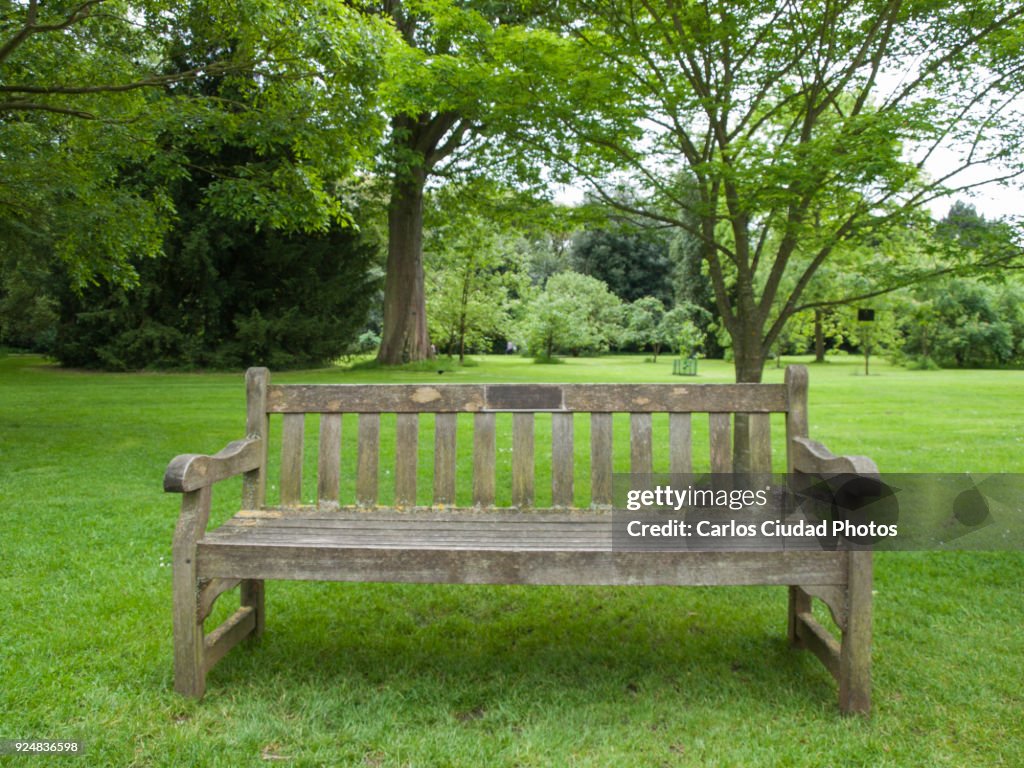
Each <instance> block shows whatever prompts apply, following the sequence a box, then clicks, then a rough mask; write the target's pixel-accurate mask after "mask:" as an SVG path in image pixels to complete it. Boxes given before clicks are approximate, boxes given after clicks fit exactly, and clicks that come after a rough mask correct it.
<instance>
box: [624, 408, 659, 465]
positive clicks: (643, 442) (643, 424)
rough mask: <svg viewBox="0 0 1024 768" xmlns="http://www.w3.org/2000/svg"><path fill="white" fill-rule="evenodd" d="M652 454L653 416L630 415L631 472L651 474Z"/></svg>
mask: <svg viewBox="0 0 1024 768" xmlns="http://www.w3.org/2000/svg"><path fill="white" fill-rule="evenodd" d="M651 452H652V448H651V414H649V413H631V414H629V471H630V472H632V473H633V474H634V475H649V474H651V471H652V468H653V466H654V460H653V458H652V456H651Z"/></svg>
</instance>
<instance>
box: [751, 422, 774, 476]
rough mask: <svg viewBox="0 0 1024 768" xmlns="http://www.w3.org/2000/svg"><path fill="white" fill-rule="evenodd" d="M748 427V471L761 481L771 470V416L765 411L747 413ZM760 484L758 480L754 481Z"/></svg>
mask: <svg viewBox="0 0 1024 768" xmlns="http://www.w3.org/2000/svg"><path fill="white" fill-rule="evenodd" d="M747 420H748V424H749V428H750V471H751V473H753V475H754V476H755V478H760V479H761V481H763V480H764V479H765V478H767V476H768V475H770V474H771V471H772V433H771V429H772V426H771V416H770V415H769V414H767V413H751V414H748V415H747ZM754 482H755V483H756V484H758V485H760V484H761V482H759V481H758V480H755V481H754Z"/></svg>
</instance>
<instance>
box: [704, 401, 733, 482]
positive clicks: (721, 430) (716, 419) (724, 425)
mask: <svg viewBox="0 0 1024 768" xmlns="http://www.w3.org/2000/svg"><path fill="white" fill-rule="evenodd" d="M708 419H709V432H710V440H711V471H712V472H713V473H714V474H716V475H726V474H729V473H730V472H732V447H731V442H732V441H731V436H730V433H729V414H728V413H712V414H710V415H709V416H708Z"/></svg>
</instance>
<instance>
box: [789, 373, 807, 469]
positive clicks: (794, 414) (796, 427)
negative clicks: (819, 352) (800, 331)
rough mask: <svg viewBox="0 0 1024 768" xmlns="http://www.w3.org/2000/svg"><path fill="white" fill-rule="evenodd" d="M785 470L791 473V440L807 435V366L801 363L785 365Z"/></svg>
mask: <svg viewBox="0 0 1024 768" xmlns="http://www.w3.org/2000/svg"><path fill="white" fill-rule="evenodd" d="M783 386H785V387H786V399H787V400H788V402H789V409H788V410H787V412H786V472H788V473H789V474H792V473H793V471H794V469H793V459H794V457H793V441H794V440H795V439H796V438H798V437H807V434H808V432H807V368H806V367H804V366H802V365H789V366H786V379H785V384H784V385H783Z"/></svg>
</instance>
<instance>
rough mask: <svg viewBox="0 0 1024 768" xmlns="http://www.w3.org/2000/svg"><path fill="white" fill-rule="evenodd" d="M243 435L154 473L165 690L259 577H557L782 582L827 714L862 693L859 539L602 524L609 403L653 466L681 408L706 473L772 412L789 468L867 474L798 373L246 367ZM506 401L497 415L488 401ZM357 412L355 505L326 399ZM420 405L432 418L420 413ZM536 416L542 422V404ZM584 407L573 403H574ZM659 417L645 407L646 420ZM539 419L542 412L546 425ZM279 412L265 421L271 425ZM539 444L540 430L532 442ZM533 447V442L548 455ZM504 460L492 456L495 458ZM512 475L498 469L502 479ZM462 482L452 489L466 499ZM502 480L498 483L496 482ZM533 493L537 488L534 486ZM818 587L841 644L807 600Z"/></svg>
mask: <svg viewBox="0 0 1024 768" xmlns="http://www.w3.org/2000/svg"><path fill="white" fill-rule="evenodd" d="M246 394H247V403H248V405H247V419H246V432H247V437H246V438H245V439H244V440H239V441H237V442H234V443H231V444H230V445H228V446H227V447H226V448H225V449H224V450H222V451H221V452H220V453H218V454H215V455H213V456H200V455H192V454H189V455H184V456H178V457H177V458H175V459H174V460H173V461H172V462H171V463H170V466H169V467H168V469H167V474H166V476H165V478H164V488H165V490H167V491H174V492H178V493H182V494H183V499H182V508H181V515H180V518H179V520H178V525H177V528H176V530H175V534H174V548H173V561H174V562H173V565H174V653H175V688H176V689H177V690H178V691H179V692H180V693H182V694H184V695H186V696H193V697H200V696H202V695H203V693H204V690H205V685H206V675H207V673H208V672H209V671H210V669H211V668H212V667H213V665H214V664H216V663H217V661H218V660H219V659H220V658H222V657H223V656H224V654H225V653H227V652H228V650H230V649H231V648H232V647H233V646H234V645H235V644H236V643H238V642H239V641H240V640H242V639H243V638H246V637H255V636H259V635H260V634H261V633H262V631H263V627H264V615H265V613H264V587H263V584H264V580H265V579H312V580H335V581H366V582H426V583H471V584H553V585H659V584H660V585H716V584H761V585H780V586H786V587H788V589H789V619H788V634H789V641H790V643H791V644H792V645H793V646H796V647H801V648H807V649H809V650H811V651H813V652H814V653H815V654H816V655H817V656H818V657H819V658H820V659H821V660H822V662H823V663H824V664H825V666H826V667H827V668H828V670H829V671H830V672H831V673H832V675H833V676H834V677H835V678H836V679H837V680H838V685H839V706H840V709H841V710H842V711H843V712H847V713H848V712H861V713H864V712H867V711H868V710H869V707H870V642H871V579H872V567H871V553H870V552H868V551H813V552H801V551H668V552H666V551H622V548H616V547H613V546H612V543H611V539H610V537H609V536H608V522H609V520H610V512H609V511H608V510H609V507H610V505H611V503H612V469H613V453H612V443H613V430H612V425H613V414H615V413H628V414H630V416H629V422H630V428H629V431H630V450H629V453H630V460H631V470H632V471H633V472H635V473H650V472H651V465H652V440H653V437H652V434H653V431H652V414H654V413H667V414H669V416H668V419H667V421H668V432H669V434H668V447H669V453H670V465H671V466H670V471H671V472H673V473H688V472H690V470H691V459H692V443H693V440H692V434H691V424H692V414H694V413H707V414H709V416H708V434H709V448H710V457H709V458H710V468H711V470H712V471H713V472H716V473H722V472H729V471H730V469H731V468H732V455H731V448H730V442H731V432H732V426H733V420H734V418H736V416H735V415H736V414H746V415H745V416H744V417H743V418H744V420H745V421H747V424H748V429H749V432H750V434H751V435H752V438H751V440H750V443H749V445H750V449H749V459H748V460H749V464H750V467H751V468H752V469H754V470H758V471H767V470H769V469H770V467H771V461H770V458H771V457H770V440H769V416H770V414H771V413H784V414H785V430H786V445H787V468H788V470H789V471H790V472H795V473H812V474H814V473H837V472H848V473H862V474H863V473H873V472H877V469H876V468H875V466H874V464H873V463H872V462H871V461H870V460H868V459H865V458H863V457H835V456H832V455H831V454H830V453H828V451H826V450H825V449H824V448H823V447H822V446H821V445H820V444H818V443H814V442H812V441H810V440H809V439H807V371H806V369H804V368H802V367H795V366H791V367H790V368H788V369H787V371H786V380H785V384H704V385H687V386H683V385H675V384H636V385H619V384H567V385H547V384H491V385H483V384H481V385H456V384H448V385H426V384H424V385H309V386H306V385H271V384H270V375H269V373H268V371H267V370H266V369H264V368H253V369H250V370H249V371H248V372H247V374H246ZM501 412H511V413H512V416H511V419H509V418H508V417H503V418H502V419H501V420H500V421H498V420H497V419H496V414H498V413H501ZM346 413H348V414H358V417H357V419H358V430H357V431H358V437H357V441H358V445H357V449H356V450H357V471H356V475H357V476H356V479H355V499H356V500H357V503H356V504H355V505H353V506H342V505H340V504H339V488H340V487H341V483H340V480H341V475H340V466H341V461H340V456H341V454H340V445H341V425H342V414H346ZM460 413H471V414H473V416H472V419H473V454H472V456H473V458H472V462H473V472H472V478H473V479H472V499H473V506H472V507H467V508H462V509H460V508H457V507H456V506H455V502H456V482H455V479H456V462H457V456H456V434H457V416H458V414H460ZM538 413H550V414H551V416H550V419H551V421H550V425H551V452H550V456H548V455H544V456H541V457H535V450H534V444H535V440H534V433H535V430H534V425H535V416H536V414H538ZM577 413H587V414H590V416H589V419H590V429H589V432H590V451H589V453H590V462H589V464H590V466H589V474H590V478H591V481H590V500H589V504H590V506H589V507H587V508H586V509H575V508H574V504H573V502H574V495H575V492H574V487H573V475H574V449H573V448H574V441H573V423H574V414H577ZM277 414H281V415H282V416H281V417H280V420H281V427H280V429H281V432H280V435H281V437H280V443H281V455H280V456H281V457H280V470H279V477H278V486H279V488H280V491H279V495H280V499H279V503H278V504H276V505H273V506H271V505H268V504H267V503H266V493H265V490H266V487H267V481H268V470H269V468H270V464H269V463H268V447H267V446H268V439H269V434H270V433H269V428H270V425H271V417H274V418H275V421H276V418H277V416H276V415H277ZM307 414H319V441H318V445H319V451H318V456H317V462H316V463H317V468H318V472H317V482H316V488H317V501H316V503H315V504H314V503H308V504H303V503H301V495H302V485H303V484H302V468H303V445H304V442H305V435H304V429H305V422H306V415H307ZM381 414H397V417H396V418H395V419H394V420H393V421H392V420H391V419H390V417H389V419H388V421H387V424H388V425H390V424H391V423H394V424H395V441H394V442H395V452H394V453H395V455H394V465H393V466H394V498H395V504H394V505H393V506H391V507H390V508H382V507H380V506H379V505H378V504H377V498H378V486H379V476H378V475H379V467H380V454H381V451H380V446H381V423H382V422H381ZM422 414H432V418H433V424H434V450H433V453H434V468H433V489H432V496H431V498H432V505H431V506H430V507H416V506H415V503H416V496H417V489H416V484H417V452H418V451H417V447H418V442H419V439H418V438H419V425H420V419H421V415H422ZM423 418H429V417H423ZM545 418H546V417H545ZM581 418H585V417H581ZM508 421H511V426H512V436H511V452H510V454H511V472H510V476H511V494H510V497H511V500H512V507H511V508H503V509H499V508H496V507H495V506H494V504H495V498H496V481H495V477H496V466H497V464H498V455H497V454H498V452H497V450H496V431H497V430H496V425H497V424H499V423H500V424H505V423H507V422H508ZM662 422H663V417H659V424H660V423H662ZM545 427H546V425H545ZM276 429H277V427H276V426H275V430H276ZM545 445H546V442H545ZM544 453H545V454H546V451H545V452H544ZM505 455H508V452H506V453H505ZM537 459H539V460H540V461H542V462H545V463H546V462H548V461H550V468H551V499H552V504H551V508H549V509H546V510H536V509H534V507H535V504H534V497H535V493H534V490H535V473H534V467H535V461H536V460H537ZM238 474H243V475H244V478H243V496H242V509H241V511H240V512H239V513H238V514H237V515H235V516H234V517H232V518H231V519H230V520H228V521H227V522H225V523H224V524H223V525H220V526H219V527H217V528H215V529H214V530H209V531H208V530H207V524H208V522H209V516H210V499H211V488H212V486H213V485H214V484H215V483H216V482H218V481H220V480H224V479H225V478H228V477H231V476H234V475H238ZM508 475H509V473H508V472H503V476H504V477H506V478H507V477H508ZM467 495H468V494H467ZM505 495H506V496H507V495H508V492H507V490H506V491H505ZM546 495H547V494H546V491H545V493H544V496H545V497H546ZM236 586H240V591H241V601H240V602H241V607H240V608H239V609H238V610H237V611H236V612H235V613H234V614H233V615H232V616H231V617H230V618H228V619H227V620H226V621H225V622H224V623H223V624H221V626H219V627H218V628H217V629H215V630H213V631H212V632H210V633H209V634H206V633H205V631H204V620H205V619H207V618H208V617H209V615H210V613H211V611H212V608H213V604H214V601H215V600H216V599H217V598H218V597H219V596H220V595H222V594H223V593H224V592H226V591H228V590H231V589H233V588H234V587H236ZM812 598H817V599H820V600H822V601H823V602H824V603H825V605H827V606H828V608H829V609H830V611H831V614H832V617H833V619H834V621H835V624H836V625H837V626H838V627H839V629H840V633H839V634H840V635H841V641H837V640H836V639H835V638H834V637H833V635H832V634H831V633H830V632H829V631H828V630H827V629H826V628H825V627H824V626H823V625H822V624H821V623H820V622H819V621H817V620H816V619H815V617H814V616H813V615H812V611H811V602H812Z"/></svg>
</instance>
